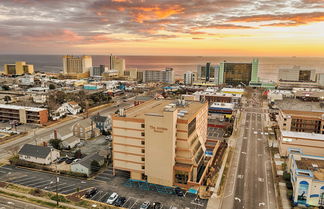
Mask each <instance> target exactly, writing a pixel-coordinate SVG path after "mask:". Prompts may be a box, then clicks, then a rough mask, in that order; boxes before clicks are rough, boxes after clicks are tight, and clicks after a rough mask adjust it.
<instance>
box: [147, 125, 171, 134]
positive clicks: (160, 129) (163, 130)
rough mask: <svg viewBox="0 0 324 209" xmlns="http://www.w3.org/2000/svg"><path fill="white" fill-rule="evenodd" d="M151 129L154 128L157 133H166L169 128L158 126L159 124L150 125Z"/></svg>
mask: <svg viewBox="0 0 324 209" xmlns="http://www.w3.org/2000/svg"><path fill="white" fill-rule="evenodd" d="M150 129H152V130H153V131H154V132H156V133H164V132H165V131H167V130H168V129H167V128H164V127H158V126H150Z"/></svg>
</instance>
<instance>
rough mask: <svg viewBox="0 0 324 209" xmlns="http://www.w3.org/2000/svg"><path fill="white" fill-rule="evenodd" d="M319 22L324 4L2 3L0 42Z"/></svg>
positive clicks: (322, 0)
mask: <svg viewBox="0 0 324 209" xmlns="http://www.w3.org/2000/svg"><path fill="white" fill-rule="evenodd" d="M323 21H324V0H276V1H272V0H256V1H250V0H186V1H178V0H81V1H80V0H1V1H0V40H1V41H2V42H3V43H4V45H3V48H4V49H9V48H11V49H12V50H13V52H14V51H15V50H16V51H17V50H18V49H19V48H21V47H23V46H34V47H39V46H41V45H42V46H48V47H57V48H62V49H63V48H65V49H66V48H69V47H70V48H75V47H79V48H80V47H81V48H82V47H84V46H95V45H96V44H97V45H98V44H112V45H113V44H117V43H133V42H136V43H142V42H143V43H150V42H151V41H165V40H177V39H188V40H197V41H199V40H203V39H209V38H211V39H213V38H215V39H219V38H221V39H223V38H226V37H233V36H237V37H242V36H245V37H247V36H250V34H246V33H248V32H243V31H256V32H257V31H259V30H261V29H263V28H269V27H270V26H271V27H299V26H303V25H309V24H313V23H318V22H323ZM233 31H234V32H233ZM42 49H43V48H42Z"/></svg>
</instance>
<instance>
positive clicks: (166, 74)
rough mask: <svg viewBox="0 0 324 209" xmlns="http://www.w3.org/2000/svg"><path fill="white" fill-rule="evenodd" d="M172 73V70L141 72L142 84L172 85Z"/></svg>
mask: <svg viewBox="0 0 324 209" xmlns="http://www.w3.org/2000/svg"><path fill="white" fill-rule="evenodd" d="M174 81H175V80H174V71H173V69H172V68H167V69H165V70H161V71H157V70H145V71H144V72H143V82H144V83H145V82H146V83H148V82H162V83H170V84H172V83H174Z"/></svg>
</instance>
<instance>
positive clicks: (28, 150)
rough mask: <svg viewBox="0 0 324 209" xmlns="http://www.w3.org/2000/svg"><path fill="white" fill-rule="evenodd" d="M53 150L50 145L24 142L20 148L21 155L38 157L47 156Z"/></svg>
mask: <svg viewBox="0 0 324 209" xmlns="http://www.w3.org/2000/svg"><path fill="white" fill-rule="evenodd" d="M50 152H51V148H50V147H42V146H37V145H33V144H24V146H22V148H21V149H20V150H19V152H18V154H19V155H26V156H31V157H37V158H46V157H47V156H48V155H49V154H50Z"/></svg>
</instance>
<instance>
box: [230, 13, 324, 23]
mask: <svg viewBox="0 0 324 209" xmlns="http://www.w3.org/2000/svg"><path fill="white" fill-rule="evenodd" d="M266 21H284V22H278V23H273V24H266V25H263V26H297V25H306V24H310V23H314V22H322V21H324V12H312V13H297V14H283V15H253V16H243V17H236V18H231V19H229V20H228V22H266Z"/></svg>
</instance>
